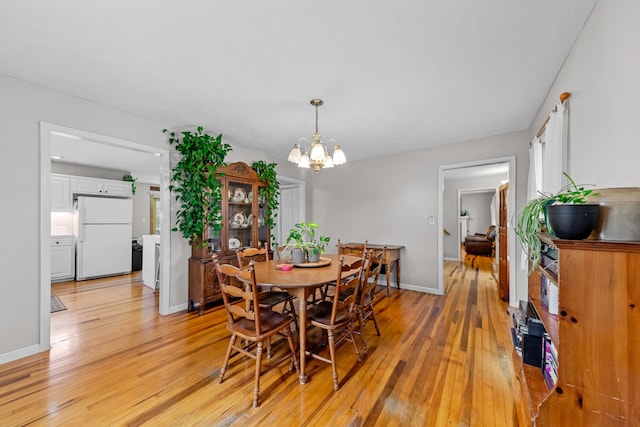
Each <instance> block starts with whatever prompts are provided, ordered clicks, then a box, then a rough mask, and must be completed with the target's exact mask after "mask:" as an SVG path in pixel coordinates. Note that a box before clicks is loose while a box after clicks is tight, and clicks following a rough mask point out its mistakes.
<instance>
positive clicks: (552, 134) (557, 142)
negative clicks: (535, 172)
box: [541, 102, 566, 193]
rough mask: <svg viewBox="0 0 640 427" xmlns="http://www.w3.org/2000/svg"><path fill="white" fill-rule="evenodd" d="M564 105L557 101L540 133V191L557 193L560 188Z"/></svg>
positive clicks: (563, 160)
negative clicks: (543, 129) (542, 131)
mask: <svg viewBox="0 0 640 427" xmlns="http://www.w3.org/2000/svg"><path fill="white" fill-rule="evenodd" d="M564 111H565V106H564V104H563V103H561V102H559V103H558V105H557V106H556V109H555V111H552V112H551V114H550V115H549V122H548V123H547V126H546V128H545V131H544V133H543V134H542V137H541V139H542V143H543V144H542V191H543V192H545V193H557V192H558V191H559V190H560V189H561V188H562V182H563V179H562V177H563V175H562V172H563V171H564V170H565V155H564V153H565V147H566V143H565V138H564V135H565V133H564Z"/></svg>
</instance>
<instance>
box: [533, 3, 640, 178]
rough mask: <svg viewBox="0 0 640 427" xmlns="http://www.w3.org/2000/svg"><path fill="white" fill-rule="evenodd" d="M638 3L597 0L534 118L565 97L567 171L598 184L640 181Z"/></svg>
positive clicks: (535, 126)
mask: <svg viewBox="0 0 640 427" xmlns="http://www.w3.org/2000/svg"><path fill="white" fill-rule="evenodd" d="M638 17H640V2H638V1H637V0H615V1H611V0H601V1H599V2H598V3H597V5H596V7H595V8H594V10H593V13H592V15H591V17H590V18H589V20H588V21H587V23H586V25H585V27H584V29H583V30H582V33H581V34H580V37H579V38H578V40H577V42H576V45H575V46H574V48H573V50H572V51H571V53H570V55H569V57H568V58H567V60H566V61H565V64H564V66H563V67H562V69H561V70H560V72H559V74H558V76H557V78H556V81H555V83H554V84H553V86H552V87H551V90H550V91H549V94H548V96H547V97H546V99H545V101H544V103H543V104H542V107H541V109H540V111H539V112H538V115H537V116H536V119H535V121H534V123H533V126H532V129H531V134H532V135H533V133H534V132H537V130H538V129H539V128H540V126H541V125H542V122H543V121H544V119H546V117H547V115H548V114H549V111H550V110H551V108H552V107H553V105H554V104H555V103H556V102H557V100H558V97H559V95H560V93H562V92H571V98H570V99H569V101H568V102H569V119H568V129H569V135H568V139H569V141H568V142H569V144H568V146H569V152H568V156H569V162H568V164H569V174H570V175H571V176H572V177H573V178H574V179H575V180H576V182H578V183H584V184H587V183H589V184H594V185H596V186H598V187H624V186H631V187H637V186H640V178H639V177H640V174H638V159H639V158H640V136H638V135H639V134H638V118H639V117H640V104H638V100H639V99H640V79H639V78H638V76H640V54H639V52H640V25H638Z"/></svg>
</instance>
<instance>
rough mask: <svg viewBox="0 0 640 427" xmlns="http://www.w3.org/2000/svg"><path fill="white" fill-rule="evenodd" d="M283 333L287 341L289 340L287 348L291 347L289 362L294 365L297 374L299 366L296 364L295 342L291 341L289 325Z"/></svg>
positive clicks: (291, 335)
mask: <svg viewBox="0 0 640 427" xmlns="http://www.w3.org/2000/svg"><path fill="white" fill-rule="evenodd" d="M285 334H286V335H287V341H289V348H290V349H291V363H292V364H293V366H295V368H296V372H297V373H298V374H299V373H300V366H299V365H298V358H297V357H296V354H297V351H296V343H295V342H294V341H293V334H292V333H291V328H290V327H287V329H286V330H285Z"/></svg>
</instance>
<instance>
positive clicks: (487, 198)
mask: <svg viewBox="0 0 640 427" xmlns="http://www.w3.org/2000/svg"><path fill="white" fill-rule="evenodd" d="M496 187H497V186H496ZM494 195H495V191H494V192H493V193H472V194H464V195H463V196H462V197H461V199H462V200H461V204H462V209H464V210H467V211H468V212H469V234H475V233H484V232H485V231H487V227H488V226H490V225H491V201H492V199H493V197H494ZM494 225H495V224H494Z"/></svg>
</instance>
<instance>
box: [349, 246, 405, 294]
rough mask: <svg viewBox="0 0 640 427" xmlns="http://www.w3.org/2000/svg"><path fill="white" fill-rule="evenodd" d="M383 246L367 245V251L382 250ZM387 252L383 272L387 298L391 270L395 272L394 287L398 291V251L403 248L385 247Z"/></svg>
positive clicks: (389, 292)
mask: <svg viewBox="0 0 640 427" xmlns="http://www.w3.org/2000/svg"><path fill="white" fill-rule="evenodd" d="M362 244H363V243H347V245H362ZM383 247H385V245H376V244H371V243H367V249H382V248H383ZM386 247H387V250H386V252H385V256H384V271H385V274H386V276H387V296H390V295H391V281H390V278H391V270H392V269H394V268H395V270H396V286H398V289H400V249H402V248H404V246H399V245H386Z"/></svg>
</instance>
